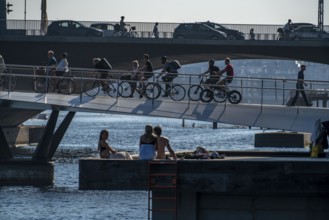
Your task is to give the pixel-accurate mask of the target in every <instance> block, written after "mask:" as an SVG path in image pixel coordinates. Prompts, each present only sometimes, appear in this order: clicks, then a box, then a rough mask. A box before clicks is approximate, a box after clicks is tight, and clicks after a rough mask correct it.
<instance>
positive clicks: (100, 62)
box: [93, 58, 112, 91]
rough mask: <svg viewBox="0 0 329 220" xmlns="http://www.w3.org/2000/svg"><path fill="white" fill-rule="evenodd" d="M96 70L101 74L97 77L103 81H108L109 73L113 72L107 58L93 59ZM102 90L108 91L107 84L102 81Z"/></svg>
mask: <svg viewBox="0 0 329 220" xmlns="http://www.w3.org/2000/svg"><path fill="white" fill-rule="evenodd" d="M93 65H94V68H95V69H97V72H98V73H99V74H97V75H96V77H98V78H101V79H106V78H108V77H109V74H108V71H109V70H112V66H111V64H110V63H109V62H108V61H107V60H106V59H105V58H102V59H101V58H94V59H93ZM101 85H102V89H103V90H104V91H105V90H107V89H108V87H107V82H106V81H104V80H101Z"/></svg>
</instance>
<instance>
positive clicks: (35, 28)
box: [0, 20, 329, 40]
mask: <svg viewBox="0 0 329 220" xmlns="http://www.w3.org/2000/svg"><path fill="white" fill-rule="evenodd" d="M51 22H52V21H51V20H49V21H48V24H51ZM79 22H80V23H82V24H84V25H86V26H87V27H89V26H90V25H91V24H92V23H110V24H116V23H118V21H79ZM126 23H127V24H130V25H131V26H135V27H136V31H137V33H138V35H139V37H141V38H153V37H154V36H152V30H153V26H154V23H155V22H129V21H127V22H126ZM178 25H179V23H159V25H158V29H159V37H160V38H172V36H173V33H174V30H175V28H176V27H177V26H178ZM222 25H223V26H224V27H226V28H229V29H235V30H238V31H240V32H242V33H244V36H245V39H246V40H249V39H250V29H251V28H253V29H254V33H255V39H256V40H275V39H276V36H277V35H278V33H277V29H278V28H279V27H282V26H283V25H284V24H278V25H267V24H222ZM40 27H41V20H0V33H1V29H4V28H5V29H7V30H9V32H8V33H11V34H13V35H36V36H38V35H42V33H41V31H40ZM324 30H325V31H329V26H328V25H325V26H324Z"/></svg>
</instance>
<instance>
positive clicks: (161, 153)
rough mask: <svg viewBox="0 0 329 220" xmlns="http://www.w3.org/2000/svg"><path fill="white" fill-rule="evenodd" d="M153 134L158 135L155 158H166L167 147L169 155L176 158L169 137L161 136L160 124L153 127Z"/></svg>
mask: <svg viewBox="0 0 329 220" xmlns="http://www.w3.org/2000/svg"><path fill="white" fill-rule="evenodd" d="M154 134H155V135H156V136H157V137H158V150H157V157H156V159H166V154H165V150H166V148H167V150H168V151H169V153H170V155H171V157H172V158H173V159H174V160H177V157H176V154H175V152H174V150H173V149H172V148H171V146H170V143H169V138H167V137H164V136H161V134H162V128H161V126H156V127H154Z"/></svg>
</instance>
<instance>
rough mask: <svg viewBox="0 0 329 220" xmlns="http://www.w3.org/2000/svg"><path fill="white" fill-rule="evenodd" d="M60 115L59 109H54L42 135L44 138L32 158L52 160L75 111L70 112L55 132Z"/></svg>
mask: <svg viewBox="0 0 329 220" xmlns="http://www.w3.org/2000/svg"><path fill="white" fill-rule="evenodd" d="M58 115H59V111H58V110H53V111H52V113H51V115H50V118H49V120H48V123H47V125H46V128H45V130H44V133H43V135H42V139H41V141H40V142H39V144H38V146H37V148H36V150H35V152H34V155H33V157H32V160H51V158H52V157H53V156H54V154H55V152H56V150H57V148H58V146H59V144H60V142H61V140H62V139H63V137H64V135H65V132H66V130H67V128H68V127H69V125H70V123H71V121H72V119H73V117H74V115H75V112H69V113H68V114H67V115H66V117H65V118H64V120H63V121H62V122H61V124H60V125H59V126H58V128H57V130H56V131H55V132H54V130H55V126H56V122H57V119H58Z"/></svg>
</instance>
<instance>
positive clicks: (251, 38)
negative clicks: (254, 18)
mask: <svg viewBox="0 0 329 220" xmlns="http://www.w3.org/2000/svg"><path fill="white" fill-rule="evenodd" d="M250 40H255V32H254V29H253V28H251V29H250Z"/></svg>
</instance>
